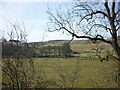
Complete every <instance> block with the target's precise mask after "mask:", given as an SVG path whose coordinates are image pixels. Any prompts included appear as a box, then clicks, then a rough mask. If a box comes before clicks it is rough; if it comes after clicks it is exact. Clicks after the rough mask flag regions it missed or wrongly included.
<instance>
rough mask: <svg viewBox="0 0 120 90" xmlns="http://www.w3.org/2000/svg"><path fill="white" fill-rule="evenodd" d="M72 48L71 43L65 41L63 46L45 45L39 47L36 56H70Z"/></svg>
mask: <svg viewBox="0 0 120 90" xmlns="http://www.w3.org/2000/svg"><path fill="white" fill-rule="evenodd" d="M71 54H72V50H71V48H70V44H69V43H64V44H63V45H62V46H45V47H40V48H37V50H36V53H34V57H35V56H36V55H37V56H38V57H70V56H71Z"/></svg>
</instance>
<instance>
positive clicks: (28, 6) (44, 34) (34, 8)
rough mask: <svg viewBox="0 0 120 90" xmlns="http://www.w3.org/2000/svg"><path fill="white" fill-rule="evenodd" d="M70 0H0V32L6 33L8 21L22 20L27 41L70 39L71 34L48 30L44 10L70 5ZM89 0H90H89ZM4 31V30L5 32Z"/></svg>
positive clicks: (68, 6)
mask: <svg viewBox="0 0 120 90" xmlns="http://www.w3.org/2000/svg"><path fill="white" fill-rule="evenodd" d="M70 1H72V0H62V1H61V0H0V33H3V31H4V33H7V31H6V28H5V27H6V25H7V23H8V21H10V22H15V21H18V22H19V23H21V22H22V20H23V21H24V24H25V28H26V32H27V39H28V42H38V41H48V40H70V39H71V38H72V37H71V35H69V34H67V33H65V34H63V33H62V32H48V31H47V23H48V22H49V19H48V14H47V13H46V11H47V10H48V7H50V8H52V9H53V10H54V9H55V8H56V7H59V6H62V8H63V9H67V8H70V7H72V4H71V3H72V2H70ZM90 1H91V0H90ZM5 31H6V32H5Z"/></svg>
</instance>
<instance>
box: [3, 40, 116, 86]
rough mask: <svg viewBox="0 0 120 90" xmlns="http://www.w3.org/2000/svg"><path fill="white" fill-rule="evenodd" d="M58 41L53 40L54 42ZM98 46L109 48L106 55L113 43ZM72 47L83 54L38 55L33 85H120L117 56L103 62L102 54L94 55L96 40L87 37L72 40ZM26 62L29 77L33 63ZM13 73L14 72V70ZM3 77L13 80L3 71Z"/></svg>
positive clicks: (25, 68) (6, 79)
mask: <svg viewBox="0 0 120 90" xmlns="http://www.w3.org/2000/svg"><path fill="white" fill-rule="evenodd" d="M74 42H75V41H74ZM85 43H86V44H85ZM56 45H57V44H56ZM56 45H54V44H50V46H56ZM48 46H49V45H48ZM57 46H58V45H57ZM98 47H102V48H103V51H104V52H105V53H101V54H100V55H101V56H102V57H104V56H105V54H107V53H106V51H107V50H109V51H110V52H111V51H112V48H111V46H110V45H108V44H105V43H100V44H99V46H98ZM71 48H72V50H73V51H76V52H79V53H80V54H73V56H77V57H74V58H34V59H33V65H34V70H35V72H34V77H33V80H32V86H31V87H36V88H41V87H47V88H117V87H118V84H117V82H116V75H117V73H118V65H117V63H116V62H115V61H114V60H108V61H105V60H104V61H103V62H100V60H98V57H97V58H96V57H93V56H94V54H95V51H94V50H93V48H96V45H95V44H92V43H90V44H88V43H87V41H84V42H83V43H81V42H77V41H76V43H71ZM23 64H25V63H23ZM8 65H9V64H8ZM13 66H14V65H13ZM23 66H24V67H22V68H23V69H24V70H26V72H25V73H27V74H26V75H28V76H27V78H29V76H30V75H31V73H30V71H29V68H30V67H29V68H28V67H27V64H25V65H23ZM28 66H29V65H28ZM14 68H16V67H13V70H14ZM28 72H29V73H28ZM20 73H21V72H20ZM12 74H14V72H13V73H12ZM22 74H23V73H22ZM20 75H21V74H20ZM13 78H14V77H13ZM2 81H3V82H5V83H9V82H11V81H10V79H9V78H8V77H7V75H6V74H4V73H2Z"/></svg>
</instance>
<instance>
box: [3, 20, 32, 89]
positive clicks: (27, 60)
mask: <svg viewBox="0 0 120 90" xmlns="http://www.w3.org/2000/svg"><path fill="white" fill-rule="evenodd" d="M16 23H17V24H14V23H11V22H10V26H11V27H12V29H10V30H11V31H10V32H9V33H8V35H9V38H10V40H9V41H10V42H2V56H3V58H2V75H3V79H4V80H3V81H2V84H3V88H12V89H18V90H19V89H21V88H29V87H31V83H32V80H33V78H34V65H33V60H32V49H31V48H30V47H28V45H27V44H26V43H27V42H26V32H25V28H22V27H20V25H19V24H18V22H16ZM18 41H19V42H18ZM5 79H7V80H9V81H7V82H6V80H5Z"/></svg>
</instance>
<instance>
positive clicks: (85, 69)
mask: <svg viewBox="0 0 120 90" xmlns="http://www.w3.org/2000/svg"><path fill="white" fill-rule="evenodd" d="M41 62H42V64H44V66H43V68H44V70H45V72H46V76H47V78H48V79H52V80H56V81H59V80H61V78H60V76H59V75H58V73H57V72H56V71H55V70H56V69H57V68H58V67H57V66H56V65H55V64H57V65H60V66H61V69H62V70H63V71H64V72H65V73H68V75H65V77H66V78H68V81H69V80H70V79H71V78H69V77H68V76H69V75H70V76H72V75H74V74H73V73H72V72H74V71H76V70H77V69H78V67H79V74H78V77H77V81H76V83H75V87H78V88H115V87H117V83H116V82H115V77H114V74H115V73H114V71H115V70H116V69H117V66H116V67H115V64H116V63H115V62H114V61H108V62H104V63H101V62H100V61H99V60H80V61H79V64H76V62H77V59H74V60H72V59H57V60H56V59H48V60H46V59H36V60H35V65H38V66H39V65H41ZM77 65H78V66H77ZM38 66H37V67H38ZM37 67H36V68H37ZM57 83H59V84H61V82H57ZM67 86H68V87H70V84H69V83H68V84H67Z"/></svg>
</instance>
